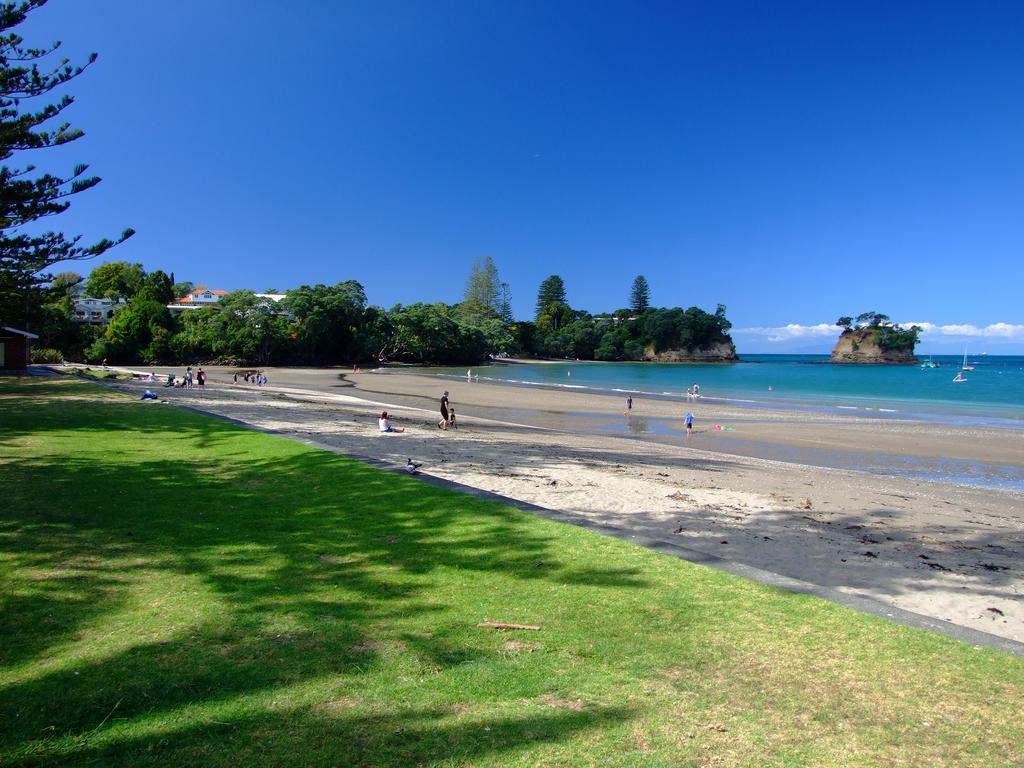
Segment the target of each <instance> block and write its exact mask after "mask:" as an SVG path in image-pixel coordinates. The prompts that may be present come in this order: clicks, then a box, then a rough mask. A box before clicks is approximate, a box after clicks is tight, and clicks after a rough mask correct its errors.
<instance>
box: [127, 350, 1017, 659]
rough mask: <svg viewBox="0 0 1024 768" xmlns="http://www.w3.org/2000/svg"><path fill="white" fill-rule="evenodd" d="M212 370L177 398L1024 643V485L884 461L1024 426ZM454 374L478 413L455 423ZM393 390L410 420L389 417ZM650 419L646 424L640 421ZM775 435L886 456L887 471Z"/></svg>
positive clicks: (1004, 440)
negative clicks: (260, 380)
mask: <svg viewBox="0 0 1024 768" xmlns="http://www.w3.org/2000/svg"><path fill="white" fill-rule="evenodd" d="M157 370H160V369H157ZM207 370H208V372H209V373H210V383H209V384H208V386H207V387H206V388H205V391H201V390H199V389H195V390H192V391H189V392H186V391H182V390H168V389H160V390H159V392H160V394H161V396H166V398H167V399H169V400H170V401H172V402H178V403H183V404H186V403H187V404H189V405H193V406H195V407H198V408H201V409H203V410H206V411H209V412H213V413H218V414H221V415H224V416H229V417H232V418H236V419H239V420H241V421H244V422H247V423H250V424H253V425H255V426H258V427H260V428H263V429H274V430H277V431H280V432H282V433H284V434H287V435H294V436H297V437H308V438H313V439H315V440H317V441H318V442H320V443H323V444H326V445H328V446H331V447H332V448H334V449H336V450H338V451H340V452H344V453H349V454H352V455H357V456H368V457H373V458H376V459H379V460H383V461H385V462H393V463H394V464H395V465H396V466H400V465H404V464H405V462H406V458H407V457H413V458H415V459H416V460H418V461H422V462H423V463H424V466H423V471H424V472H427V473H429V474H431V475H435V476H437V477H441V478H445V479H448V480H452V481H455V482H459V483H463V484H465V485H469V486H472V487H476V488H480V489H483V490H487V491H492V492H495V493H499V494H501V495H503V496H507V497H511V498H515V499H519V500H521V501H525V502H529V503H533V504H537V505H539V506H542V507H546V508H549V509H554V510H558V511H562V512H566V513H570V514H573V515H576V516H581V517H585V518H587V519H589V520H591V521H594V522H597V523H606V524H612V525H617V526H622V527H626V528H629V529H632V530H635V531H636V532H637V533H638V534H639V535H644V536H650V537H655V538H659V539H663V540H666V541H673V542H675V543H678V544H681V545H684V546H687V547H689V548H691V549H694V550H697V551H699V552H704V553H706V554H710V555H715V556H717V557H723V558H726V559H729V560H732V561H735V562H739V563H744V564H747V565H750V566H753V567H756V568H760V569H763V570H766V571H771V572H774V573H778V574H782V575H785V576H789V577H792V578H796V579H800V580H802V581H806V582H810V583H812V584H817V585H821V586H825V587H829V588H832V589H835V590H838V591H841V592H846V593H849V594H856V595H863V596H866V597H870V598H873V599H876V600H879V601H882V602H884V603H886V604H889V605H893V606H896V607H899V608H903V609H905V610H909V611H913V612H915V613H919V614H923V615H926V616H930V617H933V618H939V619H943V620H946V621H950V622H953V623H955V624H959V625H962V626H967V627H971V628H973V629H977V630H981V631H984V632H989V633H992V634H994V635H998V636H1000V637H1004V638H1009V639H1013V640H1016V641H1021V642H1024V578H1022V574H1021V566H1022V564H1024V557H1022V556H1024V492H1021V491H1019V490H1011V489H991V488H979V487H972V486H968V485H964V484H958V483H950V482H939V481H929V480H922V479H920V478H919V477H900V476H890V475H886V474H881V473H880V472H881V470H880V469H879V468H880V467H884V466H885V465H886V458H887V454H891V456H892V457H895V458H896V459H899V460H903V461H908V462H910V463H912V464H913V463H916V462H925V463H926V464H927V462H930V461H933V462H942V461H944V460H946V459H953V460H955V461H960V462H966V463H969V464H971V465H972V466H974V467H976V468H977V471H978V472H981V473H984V472H986V471H987V470H986V467H991V466H1001V467H1004V468H1007V469H1006V471H1008V472H1010V473H1011V474H1012V473H1013V472H1016V471H1018V470H1019V469H1020V468H1021V467H1022V466H1024V433H1021V432H1015V431H1011V430H993V429H990V428H972V427H965V426H947V425H939V424H933V423H922V422H909V421H896V420H882V419H865V418H862V417H853V416H851V417H846V416H824V415H818V414H803V413H794V412H789V411H770V410H761V409H758V410H756V411H752V410H747V409H743V408H739V407H736V406H725V405H717V404H710V403H697V404H692V405H691V404H687V403H678V402H677V403H673V402H670V401H664V400H650V401H647V400H634V404H633V410H632V413H630V414H629V415H628V417H627V415H626V414H625V401H624V399H623V398H616V397H608V396H601V395H593V394H583V393H578V392H565V391H552V390H545V389H539V388H537V389H534V388H523V387H515V386H508V385H495V384H476V383H467V382H466V381H464V380H463V381H457V380H442V379H439V378H437V377H434V376H430V375H423V374H422V373H420V374H417V373H393V372H388V373H374V372H366V373H359V374H352V373H350V372H346V371H343V370H340V369H267V371H266V373H267V375H268V376H269V378H270V384H269V385H268V386H266V387H261V388H260V387H255V386H253V385H248V384H244V383H241V382H240V383H238V384H233V383H232V381H231V373H232V372H233V371H232V370H228V369H207ZM132 386H134V387H139V388H141V386H142V385H132ZM444 389H447V390H449V392H450V398H451V402H452V404H453V405H454V406H455V408H456V411H457V413H458V424H459V428H458V430H450V431H447V432H444V431H441V430H439V429H438V428H437V426H436V422H437V419H438V415H437V404H438V400H439V398H440V394H441V391H442V390H444ZM385 407H386V408H387V410H388V411H390V412H391V414H392V418H393V421H394V422H395V424H396V425H398V426H403V427H405V428H406V431H405V432H404V433H403V434H381V433H379V432H378V430H377V424H376V416H377V414H378V413H379V411H380V410H381V409H383V408H385ZM687 408H689V409H692V410H693V411H694V414H695V416H696V429H695V431H694V434H693V435H691V436H690V437H689V438H687V437H686V436H685V434H684V431H683V429H682V421H681V418H680V417H681V415H682V413H685V410H686V409H687ZM641 420H647V421H648V427H645V429H644V431H639V432H638V431H637V430H636V429H635V427H631V426H630V425H631V423H633V424H635V423H636V422H639V421H641ZM652 423H653V424H656V425H657V428H656V429H650V428H649V426H650V424H652ZM714 424H722V425H724V426H734V427H735V431H734V432H718V431H715V430H714V429H713V425H714ZM765 446H767V448H765ZM759 450H760V451H768V452H770V453H771V455H774V456H779V457H785V456H787V455H788V454H793V455H803V456H812V457H817V458H821V457H825V458H827V457H829V456H837V455H838V456H843V457H845V458H844V459H843V460H844V461H846V460H848V459H849V457H850V456H853V457H856V456H862V457H865V463H867V459H868V458H869V457H870V459H871V460H873V462H874V465H873V466H875V467H876V469H875V470H874V473H865V472H862V471H856V470H852V469H843V468H834V467H829V466H815V465H814V463H815V462H810V463H807V462H804V463H800V462H793V461H779V460H777V459H769V458H763V457H761V456H758V455H753V454H756V453H757V452H758V451H759ZM745 452H746V453H745ZM746 454H750V455H746ZM816 463H818V464H822V463H824V464H826V465H827V464H828V463H829V462H828V461H819V462H816Z"/></svg>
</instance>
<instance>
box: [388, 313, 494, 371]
mask: <svg viewBox="0 0 1024 768" xmlns="http://www.w3.org/2000/svg"><path fill="white" fill-rule="evenodd" d="M388 315H389V317H390V319H391V324H392V328H393V330H392V334H391V337H390V338H389V339H388V341H387V343H386V344H385V346H384V347H383V348H382V349H381V351H380V354H379V358H380V359H381V360H382V361H387V360H403V361H406V362H417V363H440V364H446V363H448V364H461V363H476V362H479V361H480V360H482V359H483V358H484V356H485V352H486V349H487V345H486V341H485V339H484V335H483V333H482V332H481V331H480V330H479V329H477V328H472V327H469V326H465V325H461V324H460V323H459V322H458V320H457V319H456V312H455V311H454V310H453V309H452V308H451V307H449V306H448V305H447V304H440V303H438V304H411V305H409V306H407V307H403V306H401V305H399V306H396V307H394V308H392V309H391V310H390V311H389V312H388Z"/></svg>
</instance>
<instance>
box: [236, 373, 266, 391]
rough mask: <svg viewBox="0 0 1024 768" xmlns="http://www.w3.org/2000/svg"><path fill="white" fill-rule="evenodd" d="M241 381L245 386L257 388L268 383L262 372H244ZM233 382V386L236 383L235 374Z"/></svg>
mask: <svg viewBox="0 0 1024 768" xmlns="http://www.w3.org/2000/svg"><path fill="white" fill-rule="evenodd" d="M242 380H243V381H245V383H246V384H256V385H257V386H260V387H262V386H263V385H264V384H266V383H267V382H268V381H269V379H268V378H267V377H266V375H265V374H264V373H263V371H246V372H245V373H243V374H242ZM234 382H235V384H237V383H238V374H237V373H236V374H235V377H234Z"/></svg>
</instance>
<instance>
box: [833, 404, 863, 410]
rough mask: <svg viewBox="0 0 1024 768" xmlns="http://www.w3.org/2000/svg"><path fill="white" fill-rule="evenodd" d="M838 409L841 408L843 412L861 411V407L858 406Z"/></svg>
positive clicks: (839, 406) (846, 406) (841, 406)
mask: <svg viewBox="0 0 1024 768" xmlns="http://www.w3.org/2000/svg"><path fill="white" fill-rule="evenodd" d="M836 408H839V409H840V410H843V411H859V410H860V407H859V406H856V405H837V406H836Z"/></svg>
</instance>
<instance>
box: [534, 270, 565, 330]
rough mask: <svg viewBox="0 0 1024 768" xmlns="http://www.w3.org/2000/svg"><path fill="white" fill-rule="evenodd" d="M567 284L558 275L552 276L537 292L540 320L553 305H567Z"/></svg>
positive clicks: (538, 317)
mask: <svg viewBox="0 0 1024 768" xmlns="http://www.w3.org/2000/svg"><path fill="white" fill-rule="evenodd" d="M565 303H566V301H565V283H564V282H563V281H562V278H561V277H559V276H558V275H551V277H548V278H546V279H545V280H544V282H542V283H541V284H540V288H539V289H538V290H537V313H536V317H537V319H538V320H539V319H540V317H541V315H544V314H545V313H547V312H548V308H549V307H550V306H551V305H552V304H565Z"/></svg>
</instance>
